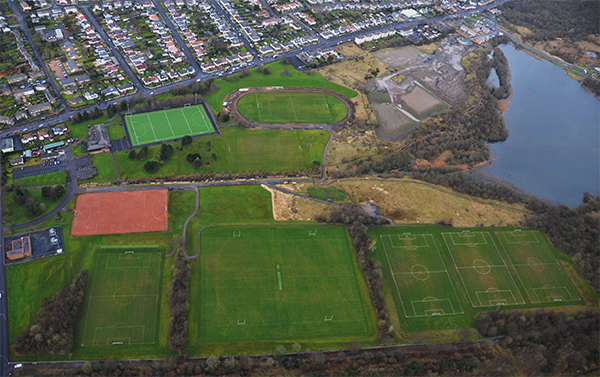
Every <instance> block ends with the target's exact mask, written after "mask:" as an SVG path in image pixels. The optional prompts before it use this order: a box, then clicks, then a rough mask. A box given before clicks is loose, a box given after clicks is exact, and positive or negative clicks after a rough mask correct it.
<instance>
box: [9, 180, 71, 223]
mask: <svg viewBox="0 0 600 377" xmlns="http://www.w3.org/2000/svg"><path fill="white" fill-rule="evenodd" d="M8 191H9V192H11V191H12V194H13V200H14V201H15V204H17V205H19V206H22V207H23V209H24V211H25V216H27V217H28V218H30V219H32V218H35V217H38V216H39V215H41V214H42V213H43V212H44V211H45V210H46V207H45V205H44V204H42V203H39V202H38V201H37V200H36V198H35V197H34V196H32V195H31V193H30V192H29V190H28V189H26V188H23V187H14V186H9V187H8ZM66 191H67V190H66V189H65V186H63V185H58V186H55V187H54V188H52V187H50V186H44V187H42V197H44V198H46V199H48V200H50V201H52V202H58V201H59V200H60V199H61V198H62V197H63V196H64V195H65V192H66Z"/></svg>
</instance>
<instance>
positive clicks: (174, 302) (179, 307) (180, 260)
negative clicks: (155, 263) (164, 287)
mask: <svg viewBox="0 0 600 377" xmlns="http://www.w3.org/2000/svg"><path fill="white" fill-rule="evenodd" d="M189 290H190V266H189V262H188V260H187V259H186V258H185V257H184V256H183V252H182V251H179V252H178V253H177V256H176V259H175V262H174V263H173V280H171V287H169V305H170V306H171V325H170V327H169V345H170V346H171V348H172V349H173V350H174V351H179V350H181V349H182V348H183V347H185V345H186V344H187V342H188V323H187V315H188V310H189V301H190V292H189Z"/></svg>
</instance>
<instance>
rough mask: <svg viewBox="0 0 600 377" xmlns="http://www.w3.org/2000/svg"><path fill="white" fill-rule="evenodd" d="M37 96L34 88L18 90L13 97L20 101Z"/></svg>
mask: <svg viewBox="0 0 600 377" xmlns="http://www.w3.org/2000/svg"><path fill="white" fill-rule="evenodd" d="M34 94H35V90H33V88H25V89H17V90H15V91H14V92H13V96H14V97H15V100H17V101H20V100H22V99H23V98H25V97H29V96H32V95H34Z"/></svg>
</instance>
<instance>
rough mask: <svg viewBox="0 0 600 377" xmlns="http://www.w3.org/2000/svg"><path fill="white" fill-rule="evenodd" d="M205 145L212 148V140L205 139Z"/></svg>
mask: <svg viewBox="0 0 600 377" xmlns="http://www.w3.org/2000/svg"><path fill="white" fill-rule="evenodd" d="M206 147H207V148H212V141H210V140H209V141H207V142H206Z"/></svg>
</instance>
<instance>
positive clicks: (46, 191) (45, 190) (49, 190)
mask: <svg viewBox="0 0 600 377" xmlns="http://www.w3.org/2000/svg"><path fill="white" fill-rule="evenodd" d="M50 195H52V187H50V186H44V187H42V197H44V198H46V199H48V198H49V197H50Z"/></svg>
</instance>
